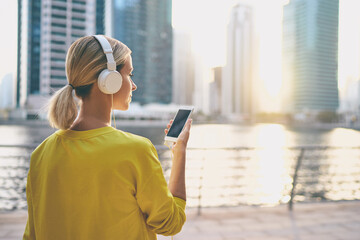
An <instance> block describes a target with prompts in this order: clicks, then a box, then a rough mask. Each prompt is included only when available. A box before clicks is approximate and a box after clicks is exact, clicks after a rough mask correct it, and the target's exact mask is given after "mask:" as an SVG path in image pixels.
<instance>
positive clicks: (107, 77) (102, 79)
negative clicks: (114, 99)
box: [98, 69, 122, 94]
mask: <svg viewBox="0 0 360 240" xmlns="http://www.w3.org/2000/svg"><path fill="white" fill-rule="evenodd" d="M121 85H122V77H121V74H120V73H119V72H118V71H110V70H108V69H104V70H103V71H102V72H101V73H100V75H99V77H98V86H99V89H100V91H101V92H103V93H105V94H114V93H116V92H118V91H119V90H120V88H121Z"/></svg>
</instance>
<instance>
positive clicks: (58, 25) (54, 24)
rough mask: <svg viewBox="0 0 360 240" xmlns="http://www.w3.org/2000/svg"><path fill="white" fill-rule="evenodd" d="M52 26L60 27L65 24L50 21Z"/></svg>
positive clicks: (64, 26) (63, 26)
mask: <svg viewBox="0 0 360 240" xmlns="http://www.w3.org/2000/svg"><path fill="white" fill-rule="evenodd" d="M51 26H52V27H60V28H66V24H61V23H51Z"/></svg>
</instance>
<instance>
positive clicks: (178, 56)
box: [172, 30, 195, 105]
mask: <svg viewBox="0 0 360 240" xmlns="http://www.w3.org/2000/svg"><path fill="white" fill-rule="evenodd" d="M173 41H174V48H173V92H172V97H173V98H172V102H173V103H175V104H180V105H192V104H193V94H194V80H195V79H194V68H195V66H194V57H193V54H192V51H191V46H192V45H191V35H190V34H189V33H186V32H182V31H178V30H174V39H173Z"/></svg>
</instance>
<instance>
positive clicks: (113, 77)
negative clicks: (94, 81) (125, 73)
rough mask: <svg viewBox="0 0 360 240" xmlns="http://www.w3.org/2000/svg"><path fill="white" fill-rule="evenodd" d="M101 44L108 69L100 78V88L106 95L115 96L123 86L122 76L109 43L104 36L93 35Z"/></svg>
mask: <svg viewBox="0 0 360 240" xmlns="http://www.w3.org/2000/svg"><path fill="white" fill-rule="evenodd" d="M93 36H94V37H95V38H96V39H97V40H98V42H99V43H100V45H101V47H102V49H103V50H104V53H105V56H106V59H107V68H106V69H104V70H103V71H102V72H101V73H100V75H99V77H98V86H99V89H100V91H101V92H103V93H105V94H114V93H116V92H117V91H119V90H120V88H121V85H122V77H121V74H120V73H119V72H118V71H116V63H115V60H114V56H113V54H112V53H113V51H112V48H111V46H110V43H109V41H108V40H107V39H106V38H105V37H104V36H103V35H93Z"/></svg>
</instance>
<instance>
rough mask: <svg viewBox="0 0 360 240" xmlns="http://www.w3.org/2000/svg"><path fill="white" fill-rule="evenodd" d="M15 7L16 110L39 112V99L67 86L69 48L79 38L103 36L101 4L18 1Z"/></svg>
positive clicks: (89, 0)
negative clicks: (16, 33)
mask: <svg viewBox="0 0 360 240" xmlns="http://www.w3.org/2000/svg"><path fill="white" fill-rule="evenodd" d="M18 4H19V13H20V14H19V27H18V36H19V37H18V39H19V40H18V41H19V42H18V43H19V44H18V49H19V54H18V70H17V71H18V76H17V77H18V79H17V83H18V86H17V87H18V90H17V92H18V96H17V106H18V107H24V108H27V109H29V108H30V109H29V110H31V109H39V108H40V107H41V106H37V100H38V97H39V96H42V97H45V98H46V97H48V96H50V95H51V94H52V93H53V92H54V91H56V90H58V89H59V88H61V87H63V86H64V85H66V83H67V81H66V73H65V58H66V52H67V49H68V48H69V46H70V45H71V44H72V43H73V42H74V41H75V40H76V39H77V38H79V37H82V36H85V35H91V34H94V33H103V32H104V27H103V20H102V17H103V16H104V7H102V8H101V6H103V5H104V0H87V1H85V0H53V1H49V0H19V2H18ZM96 7H98V8H96ZM95 9H96V11H95Z"/></svg>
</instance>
